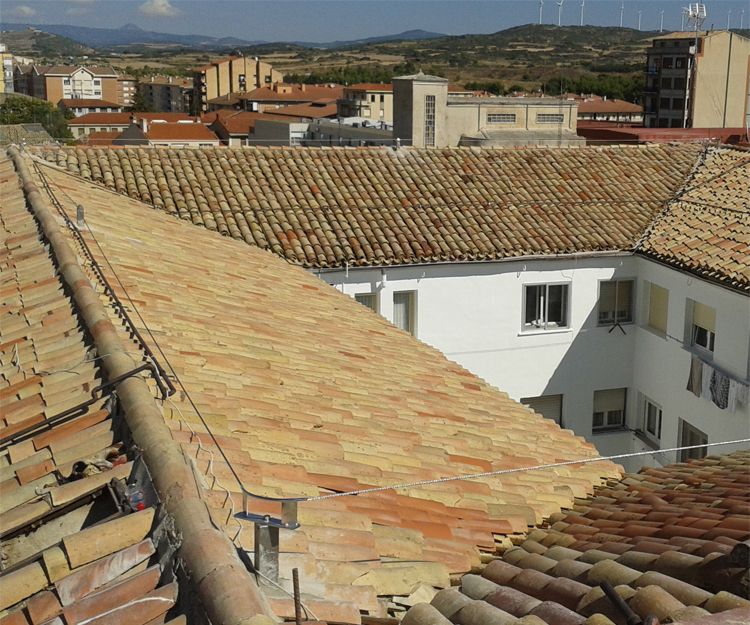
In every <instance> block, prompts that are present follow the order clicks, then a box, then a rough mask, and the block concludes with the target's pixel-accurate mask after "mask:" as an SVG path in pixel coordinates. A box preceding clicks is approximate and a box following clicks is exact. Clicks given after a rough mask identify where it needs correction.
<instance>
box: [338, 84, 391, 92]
mask: <svg viewBox="0 0 750 625" xmlns="http://www.w3.org/2000/svg"><path fill="white" fill-rule="evenodd" d="M344 91H393V84H392V83H389V82H386V83H380V82H358V83H355V84H353V85H348V86H347V87H344Z"/></svg>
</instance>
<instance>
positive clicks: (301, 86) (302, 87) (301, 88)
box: [299, 83, 305, 91]
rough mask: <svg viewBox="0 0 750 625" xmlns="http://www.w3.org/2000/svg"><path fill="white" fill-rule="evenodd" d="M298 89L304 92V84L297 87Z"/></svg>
mask: <svg viewBox="0 0 750 625" xmlns="http://www.w3.org/2000/svg"><path fill="white" fill-rule="evenodd" d="M299 88H300V91H304V90H305V83H302V84H301V85H300V86H299Z"/></svg>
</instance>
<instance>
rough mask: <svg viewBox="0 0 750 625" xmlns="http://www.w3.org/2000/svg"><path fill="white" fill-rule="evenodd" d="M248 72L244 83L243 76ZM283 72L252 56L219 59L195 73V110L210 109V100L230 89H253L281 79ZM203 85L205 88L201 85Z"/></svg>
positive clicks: (241, 90) (229, 91) (237, 90)
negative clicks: (241, 78)
mask: <svg viewBox="0 0 750 625" xmlns="http://www.w3.org/2000/svg"><path fill="white" fill-rule="evenodd" d="M243 75H244V76H245V81H244V83H243V82H242V81H241V80H240V77H241V76H243ZM283 79H284V75H283V74H282V73H281V72H278V71H276V70H274V69H273V67H272V66H271V65H270V63H265V62H264V61H260V60H258V59H254V58H252V57H237V58H231V59H223V60H221V61H216V62H214V63H212V64H211V65H210V67H208V66H207V67H206V68H205V69H203V70H201V71H196V72H194V73H193V82H194V90H193V106H194V108H195V109H196V112H201V111H202V112H205V111H207V110H208V101H209V100H213V99H214V98H218V97H220V96H224V95H228V94H230V93H240V92H244V91H252V90H253V89H256V88H257V87H263V86H266V85H271V84H273V83H274V82H280V81H282V80H283ZM201 86H203V87H204V88H203V89H201Z"/></svg>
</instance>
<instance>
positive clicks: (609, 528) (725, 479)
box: [404, 451, 750, 625]
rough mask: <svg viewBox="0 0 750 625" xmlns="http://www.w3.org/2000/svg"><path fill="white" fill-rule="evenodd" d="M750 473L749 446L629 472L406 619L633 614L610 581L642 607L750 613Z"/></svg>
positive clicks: (577, 620) (695, 613) (474, 623)
mask: <svg viewBox="0 0 750 625" xmlns="http://www.w3.org/2000/svg"><path fill="white" fill-rule="evenodd" d="M749 485H750V452H749V451H742V452H736V453H733V454H730V455H727V456H719V457H715V456H713V457H708V458H705V459H703V460H698V461H691V462H690V463H689V464H683V463H681V464H673V465H668V466H665V467H660V468H652V469H643V470H642V471H641V472H640V473H638V474H636V475H626V476H625V477H624V479H622V480H621V481H620V482H617V483H612V484H608V485H607V486H604V487H598V488H596V489H595V493H594V496H593V497H589V498H588V499H586V500H578V501H577V502H576V504H575V505H574V506H573V508H572V509H570V510H567V511H562V512H559V513H555V514H553V515H552V516H551V517H550V519H549V520H548V522H547V523H545V524H544V526H543V527H541V528H538V529H535V530H532V531H531V532H530V533H529V534H528V537H527V539H526V540H525V541H524V542H522V543H521V544H520V546H517V547H513V548H511V549H508V550H507V551H505V553H504V554H503V557H502V559H498V560H494V561H492V562H490V563H489V565H488V566H487V567H486V568H484V570H483V571H482V572H481V577H479V576H478V575H467V576H464V578H463V580H462V583H461V586H460V590H458V589H451V590H444V591H441V592H440V593H437V595H435V597H434V599H433V600H432V608H427V607H426V606H422V607H420V608H419V609H417V610H413V611H411V612H410V614H409V615H407V617H406V618H405V619H404V622H405V623H411V625H420V624H421V623H425V622H437V621H426V620H422V619H423V618H426V617H428V616H430V615H433V617H435V618H436V617H437V615H439V614H442V615H443V616H444V617H446V618H451V619H453V620H454V621H456V622H460V623H463V624H464V625H484V624H485V623H486V622H490V621H491V620H492V619H499V620H500V622H503V621H502V620H501V617H502V616H503V614H509V615H512V616H511V618H513V617H515V618H521V617H525V616H527V615H528V614H531V615H534V616H538V617H541V618H542V619H543V620H544V621H545V622H547V623H555V624H557V623H565V624H568V623H570V624H583V623H584V622H589V621H586V619H587V618H589V617H594V615H596V614H599V615H601V616H600V618H601V617H607V618H609V619H611V620H610V621H596V622H604V623H606V622H615V623H619V622H624V620H623V615H622V614H621V613H620V612H619V611H618V610H617V609H616V608H615V607H614V606H613V605H612V604H611V603H610V602H609V600H608V599H606V598H605V597H604V596H603V593H602V591H601V590H600V588H599V585H600V584H601V583H602V582H609V583H610V584H611V585H612V586H614V587H615V589H616V591H617V593H618V594H619V595H620V596H621V597H622V598H623V599H624V600H625V601H626V602H627V603H629V605H630V608H631V609H633V610H634V611H635V612H636V613H637V614H638V616H640V617H641V618H645V617H646V616H647V614H654V615H656V616H658V617H659V618H660V619H662V621H665V620H667V619H669V622H673V621H674V622H677V621H679V622H683V620H684V621H686V622H687V621H688V620H689V621H690V622H691V623H693V622H694V623H695V624H696V625H697V624H698V623H711V622H715V623H717V625H718V624H719V623H731V622H738V621H733V620H732V619H731V618H729V617H731V616H734V617H735V618H739V619H740V621H739V622H744V620H743V619H742V617H743V616H744V617H747V616H750V601H748V600H747V587H746V582H745V581H744V578H745V577H746V575H747V562H746V559H745V560H744V561H743V563H742V564H738V562H739V560H738V559H737V558H736V555H737V554H738V553H739V552H743V553H746V548H747V546H746V544H743V543H741V542H740V541H745V540H748V539H750V490H749V489H748V486H749ZM735 547H737V549H736V550H735ZM733 552H734V553H735V555H732V554H733ZM746 557H747V556H745V558H746ZM476 602H481V603H482V605H481V606H477V605H476ZM470 605H471V606H472V607H471V608H469V607H468V606H470ZM735 609H739V611H738V612H737V613H734V614H732V612H731V611H733V610H735ZM711 613H724V614H726V616H727V619H721V618H716V620H712V619H711V616H710V614H711ZM550 618H551V619H552V620H550ZM693 619H695V621H693ZM493 622H494V621H493Z"/></svg>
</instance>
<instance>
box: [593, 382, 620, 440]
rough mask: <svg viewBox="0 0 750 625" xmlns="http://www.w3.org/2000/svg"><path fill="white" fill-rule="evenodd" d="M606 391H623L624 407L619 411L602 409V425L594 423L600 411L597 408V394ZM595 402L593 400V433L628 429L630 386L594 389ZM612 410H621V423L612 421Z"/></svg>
mask: <svg viewBox="0 0 750 625" xmlns="http://www.w3.org/2000/svg"><path fill="white" fill-rule="evenodd" d="M605 391H623V393H622V409H621V410H619V411H614V410H608V411H606V412H605V411H601V414H602V419H603V421H602V425H598V426H597V425H594V418H595V417H596V415H597V414H598V412H599V411H597V410H596V394H597V393H601V392H605ZM592 398H593V402H592V411H591V433H592V434H599V433H600V432H622V431H623V430H627V421H628V387H627V386H625V387H622V388H601V389H596V390H594V394H593V396H592ZM612 412H621V413H622V418H621V419H620V422H619V423H614V424H613V423H610V422H609V418H610V413H612Z"/></svg>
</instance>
